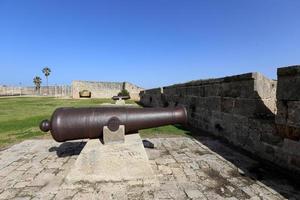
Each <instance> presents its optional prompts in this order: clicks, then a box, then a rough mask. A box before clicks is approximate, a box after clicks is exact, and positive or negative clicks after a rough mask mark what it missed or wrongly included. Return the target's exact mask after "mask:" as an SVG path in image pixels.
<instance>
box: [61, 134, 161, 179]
mask: <svg viewBox="0 0 300 200" xmlns="http://www.w3.org/2000/svg"><path fill="white" fill-rule="evenodd" d="M136 180H143V181H144V182H147V183H149V184H154V185H156V184H157V180H156V177H155V176H154V173H153V171H152V168H151V166H150V163H149V160H148V157H147V154H146V151H145V149H144V146H143V143H142V140H141V138H140V136H139V135H138V134H131V135H126V136H125V142H124V143H121V144H110V145H103V144H102V143H101V142H100V140H99V139H94V140H89V141H88V142H87V144H86V145H85V147H84V149H83V150H82V151H81V153H80V155H79V156H78V158H77V160H76V162H75V164H74V166H73V167H72V168H71V171H70V172H69V174H68V175H67V177H66V181H67V183H80V182H89V183H97V182H108V181H111V182H121V181H136Z"/></svg>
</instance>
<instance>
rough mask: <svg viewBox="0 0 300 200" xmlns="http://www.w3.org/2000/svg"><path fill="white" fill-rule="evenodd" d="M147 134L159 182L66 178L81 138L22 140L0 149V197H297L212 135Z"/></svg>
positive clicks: (284, 183)
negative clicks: (92, 181) (74, 181)
mask: <svg viewBox="0 0 300 200" xmlns="http://www.w3.org/2000/svg"><path fill="white" fill-rule="evenodd" d="M149 140H150V141H151V142H153V143H154V144H155V146H156V148H155V149H147V153H148V156H149V159H150V163H151V166H152V168H153V171H154V172H155V174H156V176H157V179H158V180H159V183H160V186H159V187H156V188H153V187H150V186H146V185H144V183H143V181H142V180H140V181H135V182H118V183H109V182H103V183H95V184H88V183H84V182H82V183H79V184H77V185H70V184H67V183H65V182H64V178H65V176H66V175H67V173H68V171H69V170H70V168H71V167H72V165H73V163H74V162H75V160H76V158H77V156H78V154H79V153H80V151H81V150H82V148H83V147H84V145H85V142H84V141H80V142H78V141H76V142H66V143H63V144H60V143H56V142H54V141H53V140H27V141H25V142H22V143H20V144H17V145H14V146H12V147H11V148H9V149H6V150H4V151H1V152H0V199H11V198H12V199H43V200H46V199H231V200H234V199H253V200H255V199H285V198H289V199H300V192H299V189H297V188H294V186H293V184H292V183H290V182H289V181H288V180H287V179H285V178H284V177H282V176H281V175H278V174H272V172H269V171H268V170H265V169H264V168H263V167H261V166H259V163H257V162H256V161H254V160H252V159H250V158H248V157H246V156H244V155H242V154H240V153H238V152H236V151H233V150H231V149H230V148H229V147H227V146H226V145H223V144H222V143H220V142H219V141H217V140H214V139H212V138H209V137H202V138H198V139H197V140H196V139H190V138H154V139H149ZM221 155H222V156H221ZM225 158H226V159H225ZM99 167H101V166H99ZM258 179H259V180H258Z"/></svg>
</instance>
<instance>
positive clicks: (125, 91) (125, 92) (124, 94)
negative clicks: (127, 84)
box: [118, 89, 129, 96]
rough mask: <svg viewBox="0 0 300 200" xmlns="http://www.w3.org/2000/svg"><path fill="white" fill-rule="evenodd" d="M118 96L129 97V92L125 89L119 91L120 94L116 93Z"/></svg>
mask: <svg viewBox="0 0 300 200" xmlns="http://www.w3.org/2000/svg"><path fill="white" fill-rule="evenodd" d="M118 96H129V92H128V90H126V89H123V90H121V92H119V93H118Z"/></svg>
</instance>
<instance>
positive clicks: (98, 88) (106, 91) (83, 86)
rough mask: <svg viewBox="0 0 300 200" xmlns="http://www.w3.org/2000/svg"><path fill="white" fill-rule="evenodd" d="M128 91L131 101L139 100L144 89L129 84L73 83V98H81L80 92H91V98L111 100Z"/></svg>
mask: <svg viewBox="0 0 300 200" xmlns="http://www.w3.org/2000/svg"><path fill="white" fill-rule="evenodd" d="M122 89H126V90H127V91H128V92H129V94H130V97H131V99H134V100H139V93H140V91H141V90H143V89H142V88H140V87H138V86H136V85H133V84H131V83H128V82H92V81H73V82H72V90H73V95H72V96H73V98H75V99H78V98H80V96H79V92H80V91H82V90H88V91H90V92H91V98H111V97H113V96H115V95H118V93H119V92H120V91H121V90H122Z"/></svg>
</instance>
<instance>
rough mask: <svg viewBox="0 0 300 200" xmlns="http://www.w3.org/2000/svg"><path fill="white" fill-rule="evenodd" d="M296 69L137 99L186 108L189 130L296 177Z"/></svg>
mask: <svg viewBox="0 0 300 200" xmlns="http://www.w3.org/2000/svg"><path fill="white" fill-rule="evenodd" d="M299 92H300V66H292V67H287V68H279V69H278V81H274V80H270V79H268V78H266V77H264V76H263V75H262V74H260V73H248V74H242V75H237V76H231V77H224V78H218V79H209V80H198V81H191V82H187V83H183V84H175V85H171V86H166V87H162V88H154V89H150V90H145V91H142V92H141V93H140V97H141V103H142V104H144V105H145V106H154V107H155V106H164V107H166V106H176V105H184V106H186V107H187V108H188V115H189V125H190V126H191V127H194V128H197V129H201V130H203V131H206V132H209V133H211V134H213V135H215V136H218V137H221V138H223V139H225V140H227V141H228V142H230V143H232V144H233V145H235V146H237V147H240V148H242V149H244V150H246V151H248V152H250V153H251V154H252V155H255V156H256V157H259V158H261V159H262V160H264V161H266V162H267V163H275V164H276V165H277V166H280V167H283V168H286V169H289V170H291V171H293V172H296V173H298V174H299V173H300V151H299V150H300V142H299V139H300V93H299Z"/></svg>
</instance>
